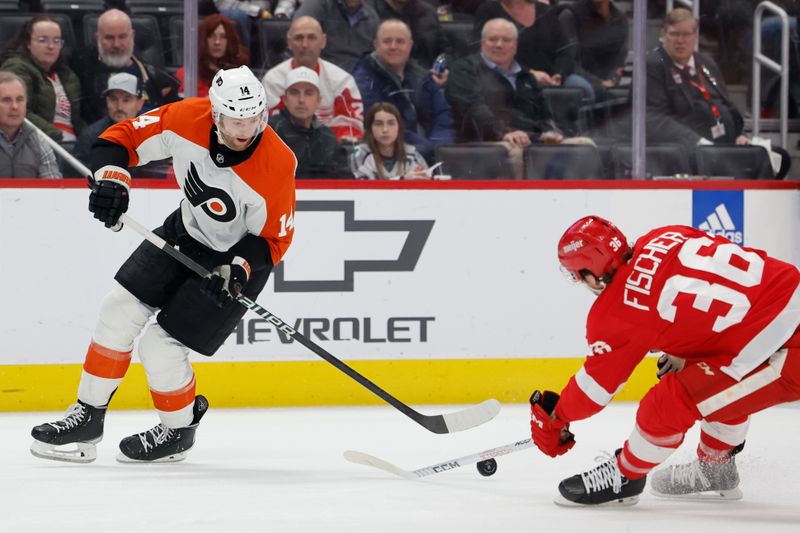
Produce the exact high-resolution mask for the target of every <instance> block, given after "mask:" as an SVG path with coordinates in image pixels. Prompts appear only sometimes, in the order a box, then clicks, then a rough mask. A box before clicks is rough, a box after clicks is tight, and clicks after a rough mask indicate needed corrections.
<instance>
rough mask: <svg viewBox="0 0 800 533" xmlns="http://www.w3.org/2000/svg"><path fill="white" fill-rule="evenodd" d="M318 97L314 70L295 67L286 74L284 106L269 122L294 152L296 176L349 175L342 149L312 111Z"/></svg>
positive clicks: (335, 176) (317, 83)
mask: <svg viewBox="0 0 800 533" xmlns="http://www.w3.org/2000/svg"><path fill="white" fill-rule="evenodd" d="M321 100H322V97H321V96H320V92H319V76H317V73H316V72H314V71H313V70H311V69H310V68H307V67H297V68H296V69H294V70H291V71H289V74H288V75H287V76H286V93H285V94H284V95H283V101H284V104H285V107H284V108H283V109H281V110H280V112H279V113H278V114H277V115H274V116H273V117H272V118H270V119H269V125H270V126H271V127H272V129H273V130H275V133H277V134H278V136H280V138H281V139H282V140H283V142H285V143H286V144H287V145H288V146H289V148H291V149H292V151H293V152H294V155H295V157H296V158H297V171H296V176H297V177H298V178H351V177H352V173H351V172H350V168H349V165H348V163H347V152H346V150H345V149H344V147H343V146H342V145H340V144H339V143H338V142H337V141H336V135H334V133H333V131H331V129H330V128H329V127H327V126H325V125H324V124H322V123H321V122H320V121H319V119H318V118H317V117H316V115H315V113H316V111H317V107H319V104H320V101H321Z"/></svg>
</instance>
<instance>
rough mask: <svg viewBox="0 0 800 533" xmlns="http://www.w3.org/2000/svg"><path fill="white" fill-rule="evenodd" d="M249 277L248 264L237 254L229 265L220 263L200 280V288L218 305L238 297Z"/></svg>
mask: <svg viewBox="0 0 800 533" xmlns="http://www.w3.org/2000/svg"><path fill="white" fill-rule="evenodd" d="M249 278H250V265H248V264H247V261H245V260H244V259H242V258H241V257H239V256H236V257H234V258H233V261H232V262H231V264H230V265H220V266H218V267H216V268H214V270H213V271H212V272H211V274H210V275H208V276H206V277H205V278H203V279H202V281H200V290H201V291H202V292H203V294H205V295H206V296H208V297H209V298H211V299H212V300H213V301H214V303H216V304H217V306H219V307H224V306H226V305H229V304H230V303H231V302H233V300H234V299H236V298H238V297H239V295H241V294H242V291H244V287H245V285H247V280H248V279H249Z"/></svg>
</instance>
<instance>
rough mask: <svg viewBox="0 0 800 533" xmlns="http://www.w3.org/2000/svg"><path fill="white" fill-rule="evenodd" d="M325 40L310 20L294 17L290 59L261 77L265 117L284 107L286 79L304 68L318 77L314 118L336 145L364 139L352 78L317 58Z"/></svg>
mask: <svg viewBox="0 0 800 533" xmlns="http://www.w3.org/2000/svg"><path fill="white" fill-rule="evenodd" d="M327 42H328V36H327V35H325V33H324V32H323V31H322V26H321V25H320V23H319V22H318V21H317V20H316V19H315V18H313V17H307V16H306V17H298V18H296V19H294V21H292V25H291V26H290V27H289V31H288V32H287V33H286V43H287V46H288V47H289V50H290V51H291V52H292V57H291V58H290V59H287V60H286V61H284V62H282V63H279V64H278V65H275V66H274V67H273V68H271V69H269V70H268V71H267V73H266V74H265V75H264V79H263V80H262V83H263V84H264V88H265V89H266V90H267V105H268V106H269V114H270V116H272V115H277V114H278V112H279V111H280V110H281V109H282V108H283V107H284V102H283V98H282V97H283V93H285V92H286V76H287V75H288V74H289V72H291V71H292V70H293V69H296V68H297V67H308V68H310V69H311V70H313V71H314V72H316V73H317V75H318V76H319V92H320V95H321V96H322V102H321V103H320V105H319V107H317V118H319V120H320V122H322V123H323V124H325V125H326V126H328V127H329V128H330V129H331V130H333V133H335V134H336V140H337V141H339V142H356V141H358V140H359V139H361V137H362V136H363V135H364V105H363V104H362V102H361V93H360V92H359V90H358V86H357V85H356V80H355V79H353V76H352V75H351V74H350V73H349V72H346V71H345V70H344V69H342V68H340V67H338V66H336V65H334V64H333V63H331V62H330V61H326V60H324V59H321V58H320V54H321V53H322V51H323V50H324V49H325V46H326V44H327Z"/></svg>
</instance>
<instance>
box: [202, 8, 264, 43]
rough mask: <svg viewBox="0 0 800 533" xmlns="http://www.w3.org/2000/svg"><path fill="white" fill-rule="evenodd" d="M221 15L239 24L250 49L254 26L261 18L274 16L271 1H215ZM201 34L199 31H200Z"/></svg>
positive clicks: (243, 40)
mask: <svg viewBox="0 0 800 533" xmlns="http://www.w3.org/2000/svg"><path fill="white" fill-rule="evenodd" d="M214 4H215V5H216V7H217V10H218V11H219V14H220V15H223V16H225V17H228V18H229V19H230V20H235V21H236V22H238V23H239V27H240V28H241V29H242V34H241V35H240V36H239V37H241V39H242V44H243V45H244V46H245V47H246V48H247V49H249V48H250V43H251V40H252V35H253V24H254V22H255V21H256V20H257V19H260V18H261V17H270V16H272V14H271V12H270V8H271V2H270V1H269V0H214ZM198 33H199V30H198Z"/></svg>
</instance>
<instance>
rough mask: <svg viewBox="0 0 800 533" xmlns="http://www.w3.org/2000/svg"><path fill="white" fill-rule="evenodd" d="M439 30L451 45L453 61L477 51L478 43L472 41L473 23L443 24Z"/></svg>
mask: <svg viewBox="0 0 800 533" xmlns="http://www.w3.org/2000/svg"><path fill="white" fill-rule="evenodd" d="M439 28H441V30H442V33H443V34H444V36H445V37H446V38H447V40H448V42H449V43H450V50H451V51H452V59H458V58H459V57H463V56H465V55H467V54H469V53H471V52H473V51H475V50H476V49H477V44H478V42H477V41H474V40H473V39H472V22H441V23H440V24H439Z"/></svg>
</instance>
